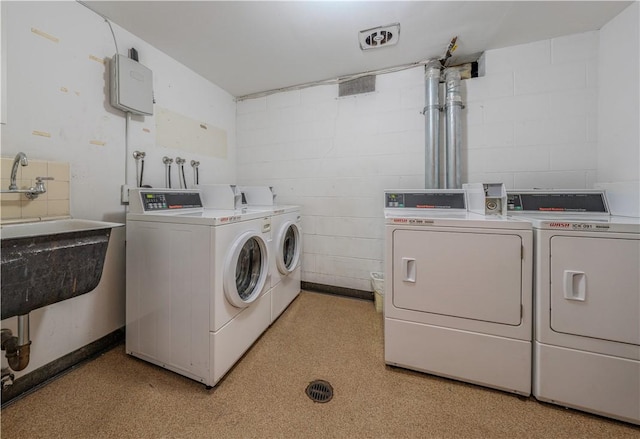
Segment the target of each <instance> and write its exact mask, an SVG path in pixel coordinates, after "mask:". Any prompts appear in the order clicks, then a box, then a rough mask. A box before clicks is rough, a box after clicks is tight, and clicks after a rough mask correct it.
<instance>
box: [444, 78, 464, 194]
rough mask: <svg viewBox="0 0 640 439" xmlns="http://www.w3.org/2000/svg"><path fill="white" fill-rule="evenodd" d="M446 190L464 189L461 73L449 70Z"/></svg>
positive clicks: (447, 87) (446, 86) (446, 82)
mask: <svg viewBox="0 0 640 439" xmlns="http://www.w3.org/2000/svg"><path fill="white" fill-rule="evenodd" d="M445 88H446V98H445V111H446V125H447V128H446V131H445V148H446V153H445V167H444V173H445V175H444V181H445V188H447V189H459V188H461V187H462V157H461V155H462V153H461V145H462V136H461V134H462V129H461V126H460V111H461V110H462V97H461V96H460V71H459V70H458V69H447V70H446V72H445Z"/></svg>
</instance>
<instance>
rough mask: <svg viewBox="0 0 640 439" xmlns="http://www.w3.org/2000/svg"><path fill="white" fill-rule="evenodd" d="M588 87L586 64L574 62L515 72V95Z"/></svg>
mask: <svg viewBox="0 0 640 439" xmlns="http://www.w3.org/2000/svg"><path fill="white" fill-rule="evenodd" d="M586 85H587V67H586V63H582V62H572V63H565V64H554V65H551V66H544V67H538V68H531V69H524V70H516V71H515V72H514V93H515V94H516V95H521V94H531V93H549V92H554V91H559V90H571V89H578V88H583V87H585V86H586Z"/></svg>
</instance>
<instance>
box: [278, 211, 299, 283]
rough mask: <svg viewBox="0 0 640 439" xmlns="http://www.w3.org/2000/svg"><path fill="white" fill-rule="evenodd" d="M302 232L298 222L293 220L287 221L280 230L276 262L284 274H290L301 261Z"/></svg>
mask: <svg viewBox="0 0 640 439" xmlns="http://www.w3.org/2000/svg"><path fill="white" fill-rule="evenodd" d="M301 237H302V233H301V232H300V228H299V227H298V225H297V224H295V223H294V222H292V221H286V222H285V223H284V225H283V227H282V228H281V229H280V231H279V235H278V238H277V240H276V243H277V245H278V247H277V248H278V254H277V255H276V258H277V259H276V262H277V265H278V271H279V272H280V273H282V274H285V275H286V274H289V273H291V272H292V271H293V270H295V269H296V267H297V266H298V262H299V261H300V247H301V245H300V244H301Z"/></svg>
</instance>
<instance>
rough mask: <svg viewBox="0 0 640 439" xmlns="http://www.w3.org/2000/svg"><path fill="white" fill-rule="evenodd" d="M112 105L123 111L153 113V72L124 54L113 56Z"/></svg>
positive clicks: (143, 113)
mask: <svg viewBox="0 0 640 439" xmlns="http://www.w3.org/2000/svg"><path fill="white" fill-rule="evenodd" d="M110 64H111V66H110V67H111V68H110V70H111V87H110V88H111V105H113V106H114V107H116V108H119V109H120V110H122V111H128V112H130V113H133V114H142V115H147V116H150V115H152V114H153V72H152V71H151V70H150V69H148V68H147V67H145V66H143V65H142V64H140V63H139V62H137V61H134V60H132V59H130V58H127V57H126V56H124V55H120V54H115V55H114V56H113V58H111V63H110Z"/></svg>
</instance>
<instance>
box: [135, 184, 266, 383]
mask: <svg viewBox="0 0 640 439" xmlns="http://www.w3.org/2000/svg"><path fill="white" fill-rule="evenodd" d="M270 240H271V221H270V218H269V216H266V215H264V213H263V212H252V213H241V211H238V210H227V211H225V210H210V209H204V208H203V207H202V202H201V197H200V191H199V190H195V189H194V190H186V189H185V190H178V189H174V190H171V189H136V190H132V191H131V195H130V213H129V214H127V276H126V288H127V299H126V325H127V327H126V350H127V352H128V353H129V354H131V355H133V356H136V357H138V358H141V359H144V360H147V361H149V362H151V363H154V364H157V365H159V366H162V367H164V368H166V369H169V370H171V371H174V372H177V373H179V374H182V375H184V376H187V377H189V378H192V379H194V380H197V381H200V382H202V383H204V384H206V385H207V386H214V385H215V384H216V383H217V382H218V381H219V380H220V379H221V378H222V377H223V376H224V375H225V373H226V372H227V371H228V370H229V369H230V368H231V367H232V366H233V365H234V364H235V363H236V361H237V360H238V359H239V358H240V357H241V356H242V355H243V354H244V353H245V352H246V351H247V349H249V347H250V346H251V345H252V344H253V342H254V341H255V340H256V339H257V338H258V337H259V336H260V335H261V334H262V333H263V332H264V331H265V330H266V329H267V328H268V326H269V324H270V322H271V320H270V318H271V295H270V292H269V289H268V287H267V278H268V275H269V267H270V260H269V252H268V250H269V248H268V247H269V241H270Z"/></svg>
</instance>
